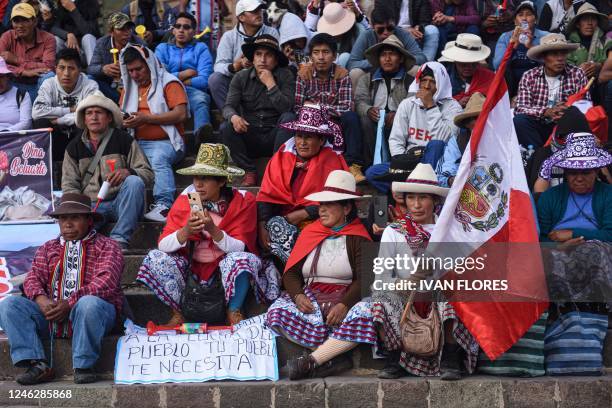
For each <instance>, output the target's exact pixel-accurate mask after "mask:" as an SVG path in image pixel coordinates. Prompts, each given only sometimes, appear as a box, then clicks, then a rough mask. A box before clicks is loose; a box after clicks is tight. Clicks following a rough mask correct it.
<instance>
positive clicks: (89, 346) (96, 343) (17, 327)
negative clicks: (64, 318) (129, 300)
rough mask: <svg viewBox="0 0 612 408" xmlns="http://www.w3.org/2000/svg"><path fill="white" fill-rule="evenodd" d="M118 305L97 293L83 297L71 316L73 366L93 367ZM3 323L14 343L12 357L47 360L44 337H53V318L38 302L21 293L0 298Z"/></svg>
mask: <svg viewBox="0 0 612 408" xmlns="http://www.w3.org/2000/svg"><path fill="white" fill-rule="evenodd" d="M115 317H116V311H115V307H114V306H113V305H112V304H110V303H108V302H106V301H104V300H102V299H100V298H99V297H96V296H90V295H87V296H83V297H81V298H80V299H79V300H78V301H77V302H76V304H75V305H74V307H73V308H72V310H71V311H70V315H69V316H68V318H69V319H70V321H71V322H72V331H73V335H72V366H73V367H74V368H91V367H93V366H94V364H95V363H96V361H97V360H98V358H99V357H100V351H101V346H102V338H103V337H104V335H105V334H108V333H109V332H110V331H111V330H112V328H113V327H114V325H115ZM0 326H2V328H3V329H4V331H5V332H6V334H7V336H8V339H9V344H10V346H11V359H12V360H13V364H14V365H16V366H18V365H20V364H19V363H20V362H23V361H24V360H46V356H45V349H44V348H43V344H42V341H41V339H45V338H49V322H48V321H47V320H45V317H44V315H43V314H42V312H41V311H40V308H39V307H38V305H37V304H36V303H35V302H33V301H31V300H29V299H26V298H24V297H21V296H9V297H7V298H6V299H4V300H3V301H2V302H0Z"/></svg>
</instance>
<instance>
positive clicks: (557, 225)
mask: <svg viewBox="0 0 612 408" xmlns="http://www.w3.org/2000/svg"><path fill="white" fill-rule="evenodd" d="M611 163H612V155H610V154H609V153H608V152H606V151H605V150H603V149H600V148H598V147H596V140H595V136H593V135H592V134H590V133H573V134H570V135H569V136H568V137H567V143H566V147H565V149H563V150H560V151H557V152H556V153H554V154H553V155H552V156H551V157H550V158H548V159H547V160H546V161H545V162H544V164H543V165H542V172H544V173H548V174H550V172H551V170H552V169H553V168H555V167H556V168H561V169H563V173H564V176H565V179H566V181H565V182H564V183H563V184H560V185H558V186H555V187H552V188H550V189H549V190H547V191H545V192H544V193H542V195H541V196H540V199H539V200H538V202H537V211H538V222H539V224H540V241H543V242H547V241H548V242H550V241H554V242H556V243H558V246H557V247H556V249H555V250H553V251H552V252H551V257H550V258H549V262H552V264H550V263H549V264H548V265H547V266H548V267H549V270H550V273H552V275H553V276H552V278H551V277H549V278H548V282H549V291H550V296H551V299H552V298H556V299H560V298H561V297H562V298H564V299H572V300H575V301H577V302H579V301H586V300H591V301H598V300H599V301H607V299H610V296H609V295H610V294H611V293H612V288H611V287H610V282H611V281H612V276H611V275H612V255H611V254H612V251H611V250H610V249H611V247H610V242H612V206H611V205H610V202H611V201H612V186H611V185H609V184H604V183H602V182H599V181H597V169H600V168H602V167H605V166H608V165H609V164H611ZM551 284H552V287H551ZM604 294H605V295H604ZM567 296H571V297H567ZM599 296H601V298H599Z"/></svg>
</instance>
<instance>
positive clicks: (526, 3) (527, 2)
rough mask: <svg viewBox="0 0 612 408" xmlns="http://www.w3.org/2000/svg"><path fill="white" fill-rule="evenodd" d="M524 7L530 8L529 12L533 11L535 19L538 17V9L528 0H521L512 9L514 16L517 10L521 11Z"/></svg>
mask: <svg viewBox="0 0 612 408" xmlns="http://www.w3.org/2000/svg"><path fill="white" fill-rule="evenodd" d="M524 8H528V9H529V10H531V12H532V13H533V15H534V16H535V17H536V19H537V18H538V9H536V7H535V5H534V4H533V2H532V1H529V0H525V1H522V2H521V3H520V4H519V5H518V6H517V7H516V9H515V10H514V17H516V15H517V14H518V13H519V11H521V10H522V9H524Z"/></svg>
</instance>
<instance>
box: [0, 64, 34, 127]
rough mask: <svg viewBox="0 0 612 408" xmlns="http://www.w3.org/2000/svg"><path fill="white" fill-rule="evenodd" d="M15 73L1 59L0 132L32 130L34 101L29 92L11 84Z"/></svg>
mask: <svg viewBox="0 0 612 408" xmlns="http://www.w3.org/2000/svg"><path fill="white" fill-rule="evenodd" d="M12 77H13V73H12V72H11V70H10V69H8V67H7V66H6V62H5V61H4V58H2V57H0V106H2V117H1V118H0V132H4V131H8V132H14V131H17V130H25V129H30V126H31V125H32V101H31V100H30V95H28V93H27V92H25V91H23V90H20V89H17V88H15V87H14V86H13V84H11V79H12Z"/></svg>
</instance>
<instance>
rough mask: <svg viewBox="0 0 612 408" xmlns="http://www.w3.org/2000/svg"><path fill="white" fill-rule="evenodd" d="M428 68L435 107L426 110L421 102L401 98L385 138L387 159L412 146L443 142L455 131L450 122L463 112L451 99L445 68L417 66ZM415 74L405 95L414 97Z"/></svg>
mask: <svg viewBox="0 0 612 408" xmlns="http://www.w3.org/2000/svg"><path fill="white" fill-rule="evenodd" d="M425 66H427V67H429V68H430V69H431V70H432V71H433V72H434V77H435V79H436V88H437V90H436V93H435V94H434V96H433V100H434V103H435V105H434V106H433V107H432V108H429V109H426V108H425V107H424V106H423V102H421V100H420V99H419V98H417V97H416V96H410V97H409V98H407V99H404V100H403V101H402V103H400V105H399V107H398V108H397V113H396V114H395V119H394V120H393V128H392V129H391V134H390V135H389V151H390V152H391V156H396V155H398V154H404V153H406V152H407V151H408V150H409V149H410V148H412V147H413V146H427V143H428V142H429V141H430V140H441V141H443V142H445V143H446V142H447V141H448V139H450V138H451V137H452V136H456V135H457V133H458V131H459V128H458V127H457V126H455V123H454V122H453V119H454V118H455V116H457V115H458V114H460V113H461V112H462V111H463V109H461V105H459V103H458V102H457V101H455V100H454V99H453V96H452V86H451V82H450V77H449V76H448V73H447V72H446V68H444V66H443V65H442V64H440V63H439V62H428V63H426V64H424V65H422V66H421V70H422V69H423V68H424V67H425ZM421 70H419V72H417V75H416V78H417V79H415V80H414V82H412V84H411V85H410V88H408V94H409V95H410V94H412V95H414V94H415V93H416V92H417V91H418V90H419V79H418V78H419V76H420V73H421Z"/></svg>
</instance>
